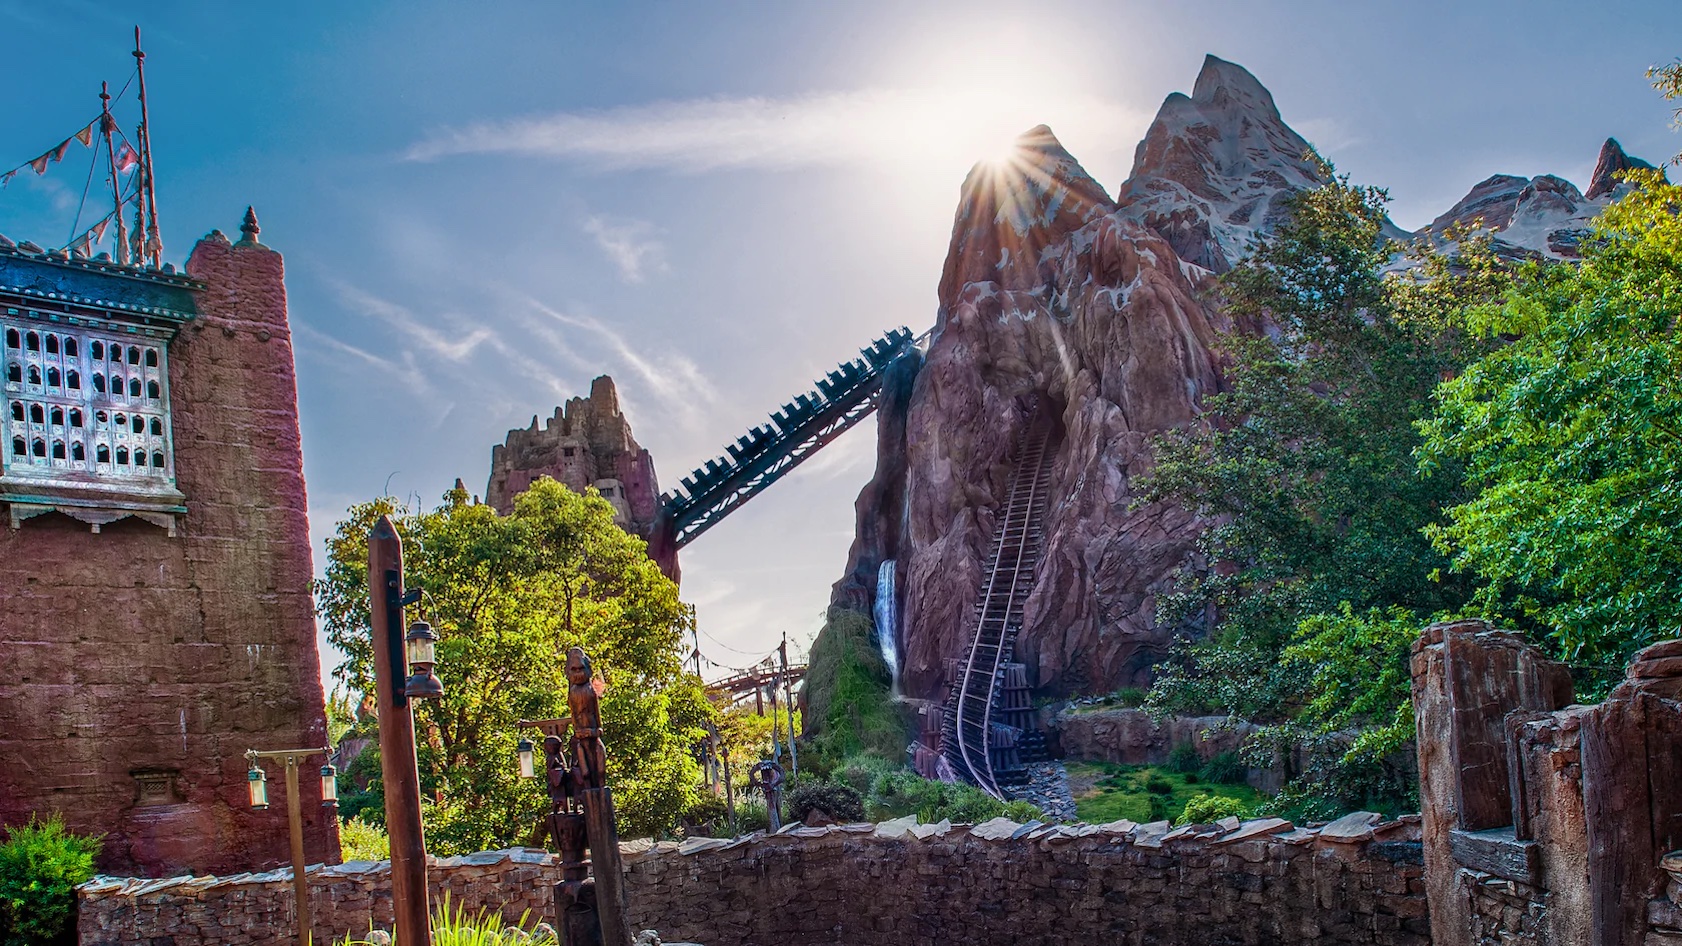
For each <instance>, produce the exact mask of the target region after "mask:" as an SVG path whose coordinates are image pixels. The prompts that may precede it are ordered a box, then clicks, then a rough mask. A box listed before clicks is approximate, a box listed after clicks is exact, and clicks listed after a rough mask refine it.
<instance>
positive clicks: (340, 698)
mask: <svg viewBox="0 0 1682 946" xmlns="http://www.w3.org/2000/svg"><path fill="white" fill-rule="evenodd" d="M355 726H356V701H355V700H354V699H352V697H351V695H350V694H349V693H347V692H345V691H344V690H341V689H339V688H338V687H334V688H333V692H332V693H329V694H327V744H328V745H332V746H336V745H338V744H339V740H341V739H343V738H344V737H345V734H346V733H348V732H350V731H351V729H352V728H354V727H355Z"/></svg>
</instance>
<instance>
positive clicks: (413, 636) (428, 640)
mask: <svg viewBox="0 0 1682 946" xmlns="http://www.w3.org/2000/svg"><path fill="white" fill-rule="evenodd" d="M422 626H424V625H417V626H416V627H415V629H413V630H410V631H409V636H408V639H407V643H408V652H409V663H411V664H420V665H422V666H427V667H430V666H432V665H433V664H436V663H437V662H438V661H437V659H436V650H435V648H434V647H433V640H434V639H435V638H434V636H433V634H432V629H431V628H426V630H425V631H422V630H421V629H420V628H421V627H422Z"/></svg>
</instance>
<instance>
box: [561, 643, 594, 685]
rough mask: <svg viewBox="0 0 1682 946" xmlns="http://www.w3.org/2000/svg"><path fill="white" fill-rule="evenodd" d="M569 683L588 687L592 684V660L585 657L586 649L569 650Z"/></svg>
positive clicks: (575, 648) (567, 668) (574, 648)
mask: <svg viewBox="0 0 1682 946" xmlns="http://www.w3.org/2000/svg"><path fill="white" fill-rule="evenodd" d="M566 670H567V682H568V683H570V684H572V685H573V686H588V685H589V684H590V675H591V668H590V658H588V657H586V656H584V649H583V648H581V647H573V648H570V649H568V650H567V667H566Z"/></svg>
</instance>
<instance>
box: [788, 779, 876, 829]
mask: <svg viewBox="0 0 1682 946" xmlns="http://www.w3.org/2000/svg"><path fill="white" fill-rule="evenodd" d="M783 807H784V808H785V809H786V810H787V811H788V818H789V820H790V821H805V820H806V816H807V815H809V814H811V813H812V812H814V811H819V812H822V813H824V814H826V815H828V816H829V817H831V818H833V819H835V820H836V821H841V822H849V821H863V820H864V795H863V794H861V793H860V792H859V790H858V789H856V788H854V787H852V786H851V785H847V784H845V783H839V782H806V783H804V784H801V785H796V786H795V787H794V790H793V791H791V792H789V793H788V798H787V799H786V800H785V801H784V802H783Z"/></svg>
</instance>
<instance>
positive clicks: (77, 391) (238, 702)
mask: <svg viewBox="0 0 1682 946" xmlns="http://www.w3.org/2000/svg"><path fill="white" fill-rule="evenodd" d="M242 230H243V231H244V237H243V238H242V239H241V240H240V241H239V242H238V243H230V242H229V241H228V239H227V238H226V237H224V236H223V235H222V234H221V233H220V232H213V233H211V234H210V235H209V236H207V237H206V238H205V239H203V240H201V241H199V243H198V245H197V246H195V247H194V249H193V252H192V254H191V257H190V259H189V260H188V262H187V268H186V273H185V274H177V273H175V272H174V271H173V269H172V268H168V267H166V268H165V269H164V270H162V271H159V270H152V269H141V268H138V267H129V266H118V265H116V264H112V263H110V262H108V261H105V260H89V259H86V258H83V257H79V256H77V257H72V256H68V255H65V254H62V253H45V252H41V251H39V249H38V248H36V247H34V246H32V245H31V244H28V243H25V244H22V245H21V246H14V245H13V244H12V243H11V242H10V241H8V240H4V239H3V238H0V331H3V334H4V340H3V345H4V347H3V348H0V359H3V360H4V363H5V369H6V376H5V378H6V380H5V381H4V386H3V388H0V425H3V426H0V430H3V434H4V435H3V436H0V511H3V518H4V521H3V523H0V575H4V576H5V578H4V580H3V581H0V667H3V668H4V672H3V673H0V759H3V760H5V764H4V765H0V824H17V823H19V822H22V821H24V820H26V819H27V818H28V817H29V816H30V814H31V813H39V814H42V815H46V814H48V813H51V812H55V811H56V812H61V813H62V814H63V815H64V818H65V820H66V822H67V823H68V824H69V826H70V827H71V828H73V829H74V830H76V831H79V832H86V833H91V834H103V835H104V836H105V847H104V852H103V854H102V855H101V858H100V862H99V866H100V868H101V869H102V870H105V871H109V872H121V873H140V874H148V875H153V876H157V875H162V874H169V873H181V872H183V871H198V872H217V873H227V872H236V871H241V870H254V869H259V868H268V867H274V866H278V865H280V864H282V863H285V862H286V861H287V859H288V848H287V827H286V817H285V814H284V811H283V810H282V811H280V812H276V811H272V810H271V811H253V810H251V809H250V808H249V807H248V805H247V796H246V767H247V766H246V761H245V759H244V757H243V755H244V753H245V751H246V750H248V749H291V748H302V747H309V746H321V745H325V744H326V742H327V731H326V720H325V715H324V712H323V701H322V692H321V682H320V677H319V673H320V672H319V669H318V668H319V662H318V657H317V653H316V642H315V623H314V615H313V605H312V599H311V596H310V580H311V574H312V569H311V565H310V549H309V525H308V522H307V519H306V515H305V514H306V509H307V504H306V502H305V497H304V475H303V455H302V451H301V447H300V440H299V433H298V409H297V403H298V399H297V385H296V380H295V376H294V372H293V359H292V342H291V333H290V330H289V327H288V322H287V313H286V288H285V285H284V280H283V275H284V272H283V266H282V262H281V257H280V254H279V253H276V252H275V251H273V250H271V249H269V248H268V247H266V246H264V245H262V244H261V243H260V242H258V239H257V236H258V227H257V221H256V217H255V215H253V214H250V213H248V214H247V217H246V223H245V226H244V227H242ZM302 788H303V798H302V801H303V811H304V830H305V838H306V842H305V844H306V850H307V853H308V857H309V859H310V860H311V861H312V862H314V861H327V862H330V863H331V862H336V861H337V860H338V827H337V821H336V819H335V817H334V815H333V812H332V811H331V810H330V809H323V808H322V807H321V805H320V797H319V792H320V788H319V784H318V780H316V779H314V778H306V779H304V780H303V781H302ZM282 791H284V789H283V790H282Z"/></svg>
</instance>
